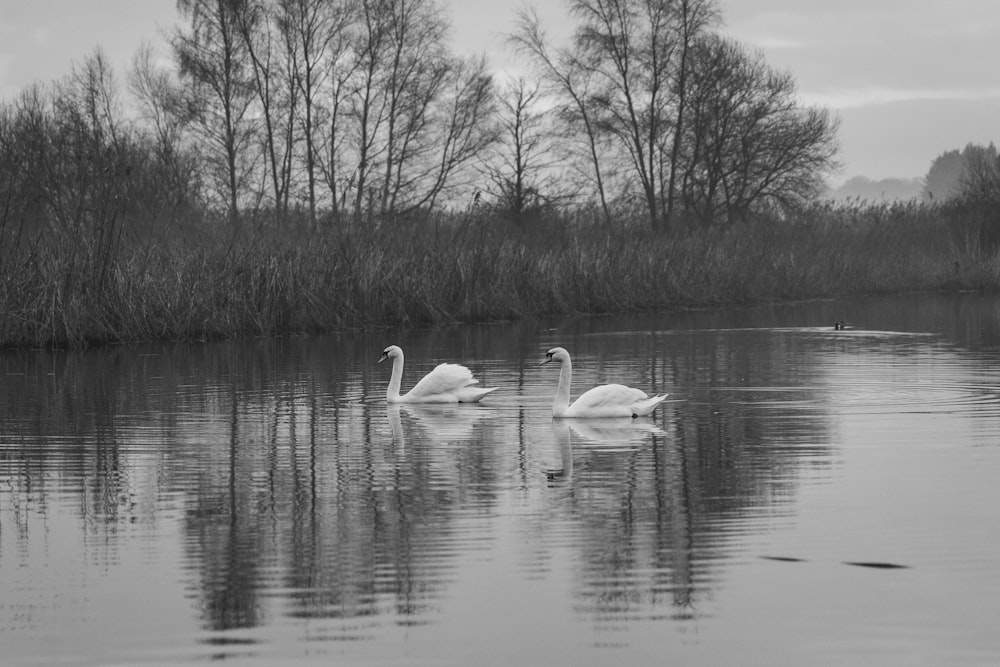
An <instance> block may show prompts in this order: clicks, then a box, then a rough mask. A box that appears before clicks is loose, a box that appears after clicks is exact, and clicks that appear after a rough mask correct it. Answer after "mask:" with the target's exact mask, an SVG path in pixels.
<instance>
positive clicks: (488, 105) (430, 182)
mask: <svg viewBox="0 0 1000 667" xmlns="http://www.w3.org/2000/svg"><path fill="white" fill-rule="evenodd" d="M445 80H446V81H448V82H449V85H448V86H447V88H445V90H444V91H442V94H441V96H440V98H439V99H438V100H437V101H436V103H435V105H434V106H435V111H434V113H433V114H432V118H433V119H434V123H433V124H432V126H431V128H430V132H429V138H428V140H427V142H426V143H427V145H428V146H429V147H431V148H433V150H429V151H427V152H426V155H425V156H424V157H423V159H421V160H420V161H419V163H417V165H416V168H415V170H414V171H415V174H416V175H417V178H416V179H415V180H414V183H415V184H417V185H419V188H417V187H416V186H415V187H414V192H416V193H417V196H415V197H412V198H411V199H410V202H411V203H410V204H409V206H408V207H407V208H408V210H409V211H413V210H415V209H418V208H424V209H427V210H430V209H432V208H433V207H434V206H435V204H436V203H437V201H438V199H439V198H440V197H441V196H442V195H443V194H445V193H446V192H447V191H448V190H458V189H461V188H463V187H464V186H466V185H467V182H464V181H462V180H456V177H457V175H458V174H459V173H460V172H462V171H463V170H464V168H465V167H468V166H470V165H471V163H472V162H473V161H474V160H475V159H476V158H477V157H478V156H479V155H481V154H482V153H483V152H484V151H486V150H488V149H489V148H490V147H491V146H492V145H493V143H494V142H495V141H496V139H497V130H496V126H495V123H494V114H495V111H496V94H495V91H494V87H493V75H492V74H491V73H490V70H489V67H488V65H487V63H486V59H485V58H468V59H453V60H451V61H450V63H449V69H448V71H447V75H446V77H445ZM466 174H467V176H466V179H471V178H472V175H471V173H469V172H466Z"/></svg>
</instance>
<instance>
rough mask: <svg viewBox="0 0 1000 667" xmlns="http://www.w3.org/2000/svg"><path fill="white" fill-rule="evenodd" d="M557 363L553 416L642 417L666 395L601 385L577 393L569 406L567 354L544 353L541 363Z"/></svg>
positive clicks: (560, 351) (556, 350)
mask: <svg viewBox="0 0 1000 667" xmlns="http://www.w3.org/2000/svg"><path fill="white" fill-rule="evenodd" d="M552 361H558V362H559V363H560V364H562V368H560V370H559V388H558V389H556V400H555V401H554V402H553V403H552V416H553V417H595V418H596V417H642V416H644V415H648V414H650V413H651V412H652V411H653V409H654V408H655V407H656V406H657V405H659V404H660V403H662V402H663V401H664V400H665V399H666V398H667V394H658V395H656V396H653V397H650V396H648V395H646V392H644V391H642V390H641V389H633V388H632V387H626V386H625V385H622V384H602V385H600V386H597V387H594V388H593V389H590V390H588V391H585V392H584V393H582V394H580V396H579V398H577V399H576V401H574V402H573V403H572V404H570V402H569V384H570V382H571V381H572V378H573V362H572V361H570V358H569V352H567V351H566V350H565V349H563V348H561V347H554V348H552V349H551V350H549V351H548V352H546V353H545V361H543V362H542V363H543V364H547V363H550V362H552Z"/></svg>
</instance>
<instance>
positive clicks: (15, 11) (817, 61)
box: [0, 0, 1000, 181]
mask: <svg viewBox="0 0 1000 667" xmlns="http://www.w3.org/2000/svg"><path fill="white" fill-rule="evenodd" d="M445 4H446V5H449V6H450V7H451V11H452V19H453V23H454V36H455V43H456V49H457V50H459V51H462V52H484V51H485V52H486V53H487V54H488V55H489V56H490V59H491V62H493V63H494V64H496V65H497V66H500V67H506V66H509V65H510V57H509V56H508V55H506V54H504V52H503V45H502V39H501V36H502V34H503V33H505V32H507V31H509V30H510V28H511V22H512V18H513V13H514V9H515V8H517V7H519V6H522V5H524V4H533V5H534V6H535V7H537V8H538V9H539V13H540V14H541V15H542V17H543V20H544V21H545V23H546V24H547V25H548V26H549V28H550V32H551V33H552V34H553V35H554V36H558V35H560V34H564V32H565V28H564V27H562V26H564V25H565V19H564V18H563V17H564V12H563V3H562V2H561V0H534V1H533V2H531V1H530V0H528V2H527V3H526V2H525V1H524V0H485V1H484V0H446V2H445ZM175 5H176V3H175V0H0V98H2V99H5V100H9V99H10V98H11V97H12V96H13V95H15V94H16V93H17V91H18V90H20V89H21V88H22V87H23V86H25V85H26V84H29V83H31V82H32V81H42V82H49V81H52V80H54V79H57V78H59V77H61V76H63V75H65V74H67V73H68V72H69V71H70V67H71V65H72V63H73V62H76V61H80V60H81V59H82V58H83V57H85V56H86V55H88V54H90V53H91V52H92V51H93V49H94V47H95V46H97V45H100V46H101V48H102V49H104V51H105V53H106V54H107V55H108V56H109V57H110V58H111V59H112V61H113V62H114V63H116V65H118V66H119V68H120V69H119V73H120V76H121V77H124V72H125V67H126V65H127V63H128V61H129V59H130V58H131V56H132V54H133V53H134V52H135V50H136V48H137V47H138V46H139V44H140V42H141V41H142V40H146V41H149V42H151V43H153V44H154V46H156V47H157V48H159V49H164V41H163V38H162V32H163V31H164V30H166V29H169V28H170V27H172V26H173V25H174V24H175V23H176V20H177V17H176V12H175ZM720 7H721V9H722V12H723V16H724V21H725V26H724V28H723V29H724V31H725V32H727V33H729V34H731V35H732V36H734V37H736V38H737V39H739V40H740V41H742V42H744V43H745V44H748V45H752V46H756V47H759V48H761V49H763V51H764V53H765V56H766V58H767V61H768V62H769V63H771V64H772V65H773V66H775V67H778V68H781V69H786V70H789V71H791V73H792V74H793V76H794V77H795V79H796V81H797V82H798V86H799V92H800V95H801V98H802V100H803V101H804V102H806V103H808V104H820V105H823V106H827V107H829V108H831V109H832V110H834V111H835V112H836V113H837V114H838V115H839V117H840V119H841V133H840V140H841V147H842V153H841V160H842V161H843V162H844V163H845V169H844V171H843V173H842V174H840V175H839V177H838V178H837V179H836V180H837V181H842V180H844V179H846V178H848V177H850V176H855V175H863V176H868V177H869V178H886V177H894V176H895V177H905V178H910V177H919V176H923V175H924V174H926V172H927V169H928V168H929V166H930V162H931V160H933V158H934V157H936V156H937V155H939V154H941V153H942V152H944V151H945V150H949V149H952V148H962V147H963V146H964V145H965V144H967V143H969V142H975V143H989V142H990V141H995V140H997V139H1000V2H998V1H997V0H835V1H832V0H720Z"/></svg>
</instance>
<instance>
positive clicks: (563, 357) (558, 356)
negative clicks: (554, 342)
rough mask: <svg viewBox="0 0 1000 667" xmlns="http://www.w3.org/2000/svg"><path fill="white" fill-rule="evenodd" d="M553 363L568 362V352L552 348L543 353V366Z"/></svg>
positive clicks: (559, 348)
mask: <svg viewBox="0 0 1000 667" xmlns="http://www.w3.org/2000/svg"><path fill="white" fill-rule="evenodd" d="M553 361H558V362H559V363H560V364H561V363H563V362H566V361H569V352H567V351H566V350H565V349H564V348H561V347H554V348H552V349H551V350H549V351H548V352H546V353H545V359H544V360H543V361H542V363H543V364H547V363H550V362H553Z"/></svg>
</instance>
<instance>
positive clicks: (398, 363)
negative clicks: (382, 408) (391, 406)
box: [385, 354, 403, 403]
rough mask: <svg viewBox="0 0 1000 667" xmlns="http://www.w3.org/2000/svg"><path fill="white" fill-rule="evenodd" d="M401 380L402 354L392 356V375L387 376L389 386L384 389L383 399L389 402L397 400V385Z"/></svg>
mask: <svg viewBox="0 0 1000 667" xmlns="http://www.w3.org/2000/svg"><path fill="white" fill-rule="evenodd" d="M402 381H403V355H402V354H400V355H399V356H398V357H393V358H392V376H391V377H390V378H389V388H388V389H386V390H385V400H386V401H388V402H389V403H396V402H398V401H399V385H400V383H401V382H402Z"/></svg>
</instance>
